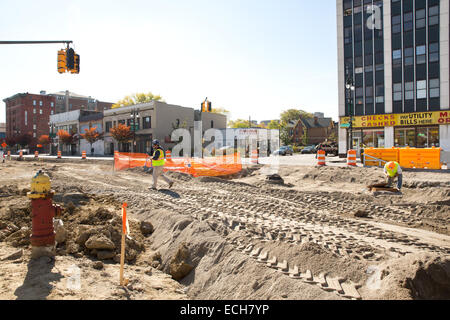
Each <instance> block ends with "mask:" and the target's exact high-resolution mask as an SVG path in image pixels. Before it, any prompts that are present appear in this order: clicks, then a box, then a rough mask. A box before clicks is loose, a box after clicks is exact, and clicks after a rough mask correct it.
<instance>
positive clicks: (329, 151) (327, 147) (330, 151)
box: [316, 143, 339, 156]
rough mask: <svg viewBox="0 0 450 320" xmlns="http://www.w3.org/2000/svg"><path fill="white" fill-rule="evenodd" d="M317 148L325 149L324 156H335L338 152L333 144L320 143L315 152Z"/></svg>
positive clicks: (317, 149)
mask: <svg viewBox="0 0 450 320" xmlns="http://www.w3.org/2000/svg"><path fill="white" fill-rule="evenodd" d="M319 150H323V151H325V155H326V156H328V155H329V154H332V155H334V156H337V155H338V154H339V149H338V147H337V146H336V145H335V144H329V143H321V144H319V145H317V147H316V152H317V151H319Z"/></svg>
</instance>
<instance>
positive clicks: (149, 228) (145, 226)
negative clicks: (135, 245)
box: [140, 221, 155, 236]
mask: <svg viewBox="0 0 450 320" xmlns="http://www.w3.org/2000/svg"><path fill="white" fill-rule="evenodd" d="M140 230H141V232H142V234H143V235H144V236H148V235H150V234H152V233H153V231H154V230H155V229H154V228H153V225H152V224H151V223H150V222H148V221H141V225H140Z"/></svg>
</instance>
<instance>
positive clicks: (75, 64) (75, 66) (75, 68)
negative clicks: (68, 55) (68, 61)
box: [69, 54, 80, 74]
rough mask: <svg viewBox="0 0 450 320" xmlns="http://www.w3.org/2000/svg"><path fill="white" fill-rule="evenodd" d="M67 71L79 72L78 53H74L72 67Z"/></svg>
mask: <svg viewBox="0 0 450 320" xmlns="http://www.w3.org/2000/svg"><path fill="white" fill-rule="evenodd" d="M69 71H70V73H76V74H78V73H80V56H79V55H78V54H74V57H73V69H70V70H69Z"/></svg>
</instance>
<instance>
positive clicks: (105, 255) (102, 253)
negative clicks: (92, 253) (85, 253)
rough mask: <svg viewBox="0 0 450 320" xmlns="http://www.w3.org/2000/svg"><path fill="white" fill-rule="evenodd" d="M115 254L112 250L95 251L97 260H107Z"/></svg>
mask: <svg viewBox="0 0 450 320" xmlns="http://www.w3.org/2000/svg"><path fill="white" fill-rule="evenodd" d="M115 256H116V254H115V253H114V251H108V250H99V251H97V258H98V259H99V260H108V259H112V258H114V257H115Z"/></svg>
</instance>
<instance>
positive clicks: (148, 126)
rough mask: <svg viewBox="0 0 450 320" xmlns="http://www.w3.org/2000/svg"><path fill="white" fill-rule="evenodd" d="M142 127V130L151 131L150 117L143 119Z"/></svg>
mask: <svg viewBox="0 0 450 320" xmlns="http://www.w3.org/2000/svg"><path fill="white" fill-rule="evenodd" d="M142 127H143V128H144V129H151V128H152V117H144V119H143V123H142Z"/></svg>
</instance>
